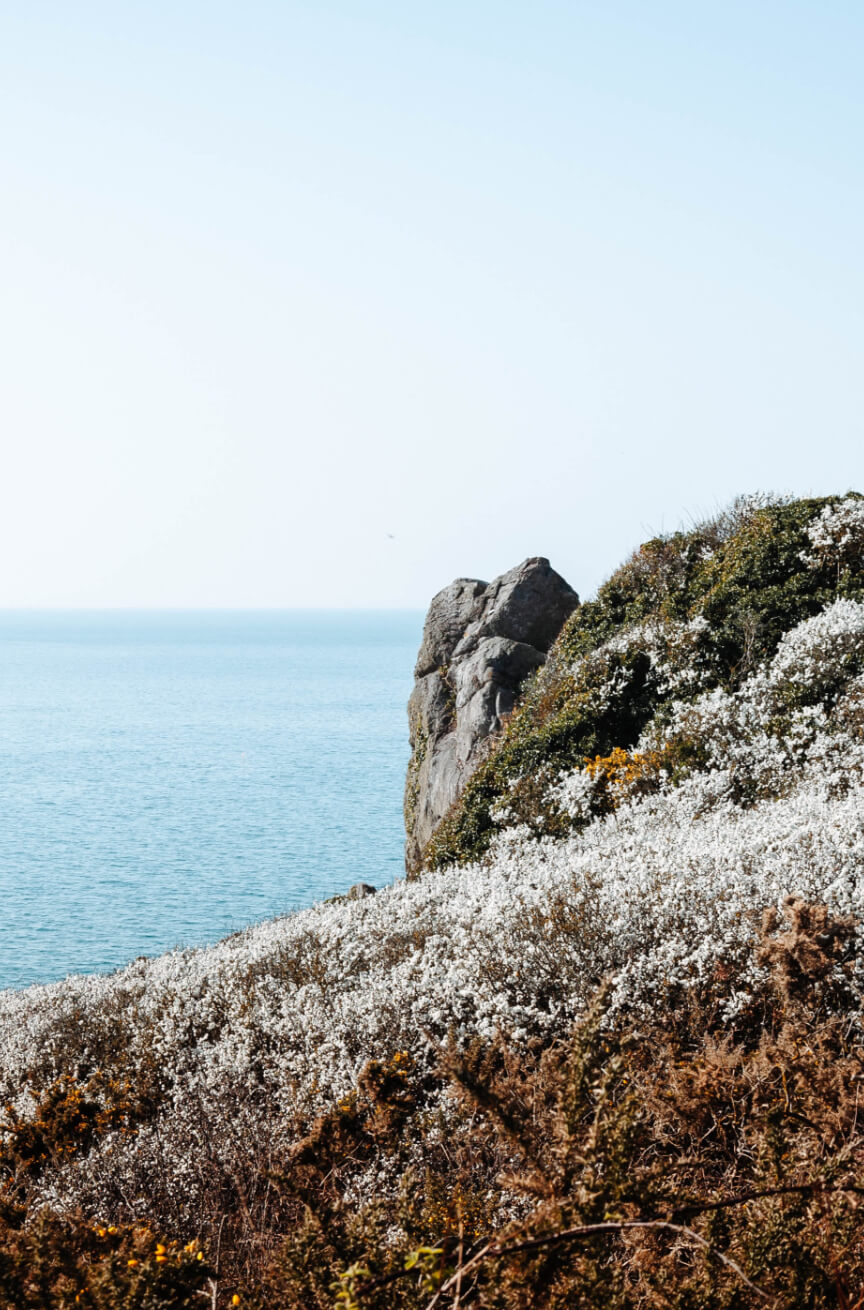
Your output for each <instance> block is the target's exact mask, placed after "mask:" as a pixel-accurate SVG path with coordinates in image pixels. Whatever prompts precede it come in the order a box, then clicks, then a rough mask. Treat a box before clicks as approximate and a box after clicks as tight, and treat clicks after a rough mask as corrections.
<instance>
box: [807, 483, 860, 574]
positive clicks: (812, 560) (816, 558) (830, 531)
mask: <svg viewBox="0 0 864 1310" xmlns="http://www.w3.org/2000/svg"><path fill="white" fill-rule="evenodd" d="M807 535H808V537H809V538H810V544H811V550H810V551H809V552H806V553H803V554H802V556H801V558H802V560H803V561H804V563H805V564H808V565H809V566H810V567H811V568H818V567H820V565H822V564H828V565H829V566H832V567H835V568H836V570H837V573H838V574H839V572H840V569H841V567H843V566H844V565H845V566H846V567H855V566H860V565H861V563H862V561H864V499H862V498H861V497H860V496H847V497H846V498H845V499H844V500H840V501H835V502H834V503H833V504H829V505H826V506H825V508H824V509H822V510H821V511H820V512H819V514H817V515H816V516H815V517H814V519H813V521H812V523H811V524H810V526H809V527H808V529H807Z"/></svg>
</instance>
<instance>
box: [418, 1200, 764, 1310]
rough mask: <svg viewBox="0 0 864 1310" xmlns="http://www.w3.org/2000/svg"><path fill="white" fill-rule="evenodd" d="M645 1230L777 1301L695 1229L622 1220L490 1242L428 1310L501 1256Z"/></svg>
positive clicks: (664, 1222)
mask: <svg viewBox="0 0 864 1310" xmlns="http://www.w3.org/2000/svg"><path fill="white" fill-rule="evenodd" d="M646 1228H651V1229H655V1230H658V1229H663V1230H664V1231H666V1232H672V1233H678V1234H679V1235H680V1236H682V1237H687V1238H689V1239H690V1241H692V1242H696V1243H697V1244H698V1245H699V1246H701V1247H704V1249H705V1250H706V1251H708V1252H709V1254H710V1255H713V1256H714V1257H715V1258H716V1259H717V1260H719V1261H720V1263H721V1264H722V1265H725V1266H726V1268H727V1269H731V1270H732V1272H733V1273H734V1274H735V1276H736V1277H737V1278H739V1279H740V1280H741V1282H742V1283H743V1284H744V1286H745V1287H748V1288H749V1289H750V1291H751V1292H755V1293H756V1295H757V1296H759V1297H761V1298H762V1300H763V1301H773V1300H774V1298H773V1297H772V1296H770V1295H769V1294H768V1293H767V1292H763V1291H762V1288H761V1287H757V1286H756V1284H755V1283H753V1282H751V1281H750V1279H749V1278H748V1277H747V1275H746V1274H745V1272H744V1270H743V1269H742V1268H741V1266H740V1265H739V1264H738V1263H737V1262H736V1261H735V1260H733V1259H732V1258H731V1257H730V1256H728V1255H724V1254H723V1252H722V1251H715V1250H714V1249H713V1248H712V1247H711V1244H710V1242H708V1241H706V1239H705V1238H704V1237H702V1236H701V1234H699V1233H697V1232H696V1231H695V1230H694V1229H692V1228H687V1227H686V1226H685V1225H684V1224H674V1223H671V1222H670V1221H669V1220H668V1219H622V1220H609V1221H607V1222H605V1223H600V1224H580V1225H579V1227H578V1228H565V1229H563V1230H562V1231H561V1232H558V1233H550V1234H549V1235H548V1236H546V1237H531V1238H527V1239H526V1240H525V1241H523V1242H512V1243H511V1244H510V1245H509V1246H498V1245H497V1244H496V1243H495V1242H487V1244H486V1246H484V1247H483V1248H482V1250H480V1251H478V1252H477V1254H476V1255H475V1256H474V1258H473V1259H472V1260H469V1261H468V1263H467V1264H466V1265H462V1266H461V1268H460V1269H458V1270H457V1271H456V1273H455V1274H454V1275H453V1276H452V1277H451V1278H448V1280H447V1282H446V1283H444V1284H443V1286H442V1287H441V1288H439V1290H438V1291H437V1292H436V1294H435V1295H434V1296H433V1298H432V1300H431V1301H430V1302H429V1303H428V1305H427V1306H426V1310H433V1307H435V1306H436V1305H437V1304H438V1302H439V1300H440V1299H441V1297H442V1296H444V1295H446V1293H447V1292H449V1291H451V1290H452V1289H453V1287H454V1286H455V1284H456V1279H457V1277H458V1278H459V1280H460V1284H461V1279H462V1278H463V1277H464V1276H465V1274H467V1273H470V1272H471V1271H472V1270H473V1269H476V1268H477V1266H478V1265H480V1264H482V1263H483V1262H484V1261H485V1260H498V1259H500V1258H501V1257H502V1256H505V1255H516V1254H517V1253H519V1252H522V1251H537V1250H540V1249H541V1248H542V1247H544V1246H558V1245H560V1244H561V1243H563V1242H575V1241H578V1240H579V1238H582V1237H596V1236H599V1235H600V1234H604V1233H616V1234H620V1233H624V1232H627V1231H628V1230H634V1229H646Z"/></svg>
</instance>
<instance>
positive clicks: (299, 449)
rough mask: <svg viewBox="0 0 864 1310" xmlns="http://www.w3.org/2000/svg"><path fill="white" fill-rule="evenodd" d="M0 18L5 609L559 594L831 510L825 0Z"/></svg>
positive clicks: (840, 225) (205, 9) (833, 129)
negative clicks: (658, 537)
mask: <svg viewBox="0 0 864 1310" xmlns="http://www.w3.org/2000/svg"><path fill="white" fill-rule="evenodd" d="M0 14H2V19H0V106H2V115H0V133H2V160H3V178H2V187H3V194H2V204H0V285H2V295H0V352H2V375H3V386H2V395H0V404H2V425H3V477H2V484H0V497H2V501H0V551H2V558H3V560H4V564H5V567H4V569H3V572H2V584H0V605H5V606H115V605H119V606H175V605H176V606H187V605H188V606H198V605H201V606H223V605H224V606H270V605H275V606H295V605H297V606H306V605H323V606H343V605H352V606H416V607H421V606H424V605H425V604H426V602H427V601H428V599H429V596H430V595H431V593H432V592H433V591H435V590H436V589H437V588H438V587H439V586H442V585H443V584H445V583H446V582H448V581H449V580H450V579H451V578H452V577H454V576H456V575H458V574H463V575H465V574H467V575H474V576H481V577H491V576H492V575H494V574H495V573H498V572H500V571H502V570H503V569H505V568H508V567H510V566H511V565H512V564H514V563H516V562H517V561H518V560H520V559H522V558H523V557H524V556H526V555H529V554H544V555H548V556H549V557H550V558H551V559H552V562H553V564H554V565H555V566H556V567H558V568H559V569H560V570H561V572H563V573H564V574H565V575H566V576H567V578H568V579H569V580H570V581H571V582H572V584H573V585H574V586H575V587H576V588H577V590H579V591H580V592H582V593H583V594H588V593H589V592H590V591H591V590H592V589H593V588H594V587H595V586H596V585H597V583H598V582H599V581H600V580H601V578H602V577H603V576H605V575H606V574H607V573H608V572H609V571H610V570H611V569H612V568H613V567H614V565H615V564H616V563H617V562H619V560H620V559H621V558H622V557H623V556H624V555H625V554H626V553H627V552H628V551H629V549H630V548H632V546H634V545H635V544H636V543H637V542H638V541H639V540H640V539H641V538H642V537H644V536H645V535H647V534H648V533H650V532H654V531H659V530H662V529H671V528H674V527H676V526H678V525H679V524H680V523H681V522H682V521H687V520H688V519H689V518H690V517H692V516H694V515H698V514H700V513H701V512H703V511H709V510H711V509H712V508H714V507H716V506H717V505H719V504H722V503H724V502H725V501H727V500H728V499H730V498H731V497H732V496H734V495H735V494H736V493H738V492H742V491H748V490H755V489H773V490H777V491H788V492H794V493H807V492H811V491H812V492H828V491H845V490H846V489H848V488H849V487H850V486H862V485H864V475H862V473H864V470H862V451H864V439H862V438H864V431H862V429H864V419H862V387H861V377H862V345H864V285H862V283H864V265H862V258H861V245H862V232H864V204H862V173H861V160H862V158H864V140H862V135H864V133H862V127H864V113H862V103H864V95H862V90H861V66H862V55H864V8H862V6H861V5H860V4H854V3H838V2H836V0H822V2H821V3H816V2H815V0H813V2H812V3H807V4H802V3H795V2H794V0H788V2H786V3H782V4H781V3H773V2H772V0H757V2H756V3H754V0H748V2H747V3H738V2H737V0H731V2H729V0H727V2H726V3H724V4H722V5H720V4H710V5H709V4H707V3H694V0H687V2H686V3H685V2H681V3H672V2H671V0H654V2H653V3H647V2H646V0H642V2H641V3H635V2H630V3H621V2H620V0H597V3H579V2H578V0H569V2H564V0H562V2H561V3H550V2H548V0H532V3H530V4H528V3H522V4H514V3H501V2H500V0H499V3H495V4H492V3H481V2H475V3H472V2H471V0H461V3H455V2H452V0H439V2H438V3H437V4H435V5H429V4H424V5H415V4H410V3H409V4H406V3H405V0H402V2H401V3H398V4H397V3H385V2H383V0H382V2H380V3H364V2H362V0H358V2H357V3H333V2H332V0H318V2H317V3H315V4H292V3H279V4H277V3H268V2H265V0H245V2H244V3H243V4H239V3H236V2H235V3H233V4H227V3H217V2H214V0H209V2H208V3H206V4H205V3H197V2H196V0H187V2H186V3H183V0H179V2H178V0H172V3H170V4H169V3H166V2H160V0H148V3H146V4H145V3H137V2H126V3H124V2H123V0H120V2H119V3H118V0H111V3H93V2H92V0H76V3H75V4H69V3H68V0H63V3H45V2H44V0H28V3H27V4H17V5H12V4H11V3H7V4H5V5H3V6H2V10H0ZM388 534H393V537H392V538H391V537H390V536H388Z"/></svg>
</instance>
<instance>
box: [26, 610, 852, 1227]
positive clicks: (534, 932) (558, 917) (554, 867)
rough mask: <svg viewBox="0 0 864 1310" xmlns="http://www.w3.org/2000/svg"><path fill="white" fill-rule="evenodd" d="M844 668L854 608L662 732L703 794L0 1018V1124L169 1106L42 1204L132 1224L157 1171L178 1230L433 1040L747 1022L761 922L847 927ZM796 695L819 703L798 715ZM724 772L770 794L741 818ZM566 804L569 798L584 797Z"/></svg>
mask: <svg viewBox="0 0 864 1310" xmlns="http://www.w3.org/2000/svg"><path fill="white" fill-rule="evenodd" d="M862 650H864V606H860V605H855V604H853V603H851V602H838V603H837V604H835V605H833V606H832V607H831V608H830V609H829V610H827V611H826V612H825V613H824V614H822V615H820V616H818V617H817V618H815V619H812V620H810V621H809V622H808V623H806V624H804V625H802V626H801V627H800V628H798V629H796V631H795V632H793V633H790V634H789V635H788V637H787V638H786V639H785V640H784V642H782V643H781V646H780V649H779V650H778V652H777V655H776V657H775V659H774V660H773V661H772V662H771V663H770V664H769V665H768V666H767V667H766V668H765V669H763V670H761V671H759V672H758V673H757V674H756V675H754V677H753V678H752V679H751V681H750V683H748V684H747V686H746V687H745V688H743V689H742V690H741V691H740V692H739V693H737V694H736V695H726V694H725V693H722V692H713V693H710V694H708V695H705V696H703V697H702V698H701V699H700V700H698V701H697V702H696V703H695V704H693V705H688V706H684V705H679V706H677V707H676V709H675V711H674V712H673V715H672V720H671V723H670V724H669V725H668V726H667V729H666V738H664V739H668V740H672V739H673V738H675V736H676V734H678V735H680V734H682V733H684V732H687V733H694V732H695V733H696V734H697V735H698V736H699V739H700V740H701V741H702V742H703V743H704V746H705V749H706V750H707V752H708V759H707V763H706V766H705V768H704V770H703V771H701V772H695V773H692V774H691V776H690V777H689V778H688V779H687V780H686V781H685V782H684V783H683V784H681V785H680V786H677V787H673V786H672V785H671V783H670V782H669V781H668V780H667V781H664V782H663V783H662V785H661V787H660V789H659V791H657V792H655V793H654V794H651V795H645V796H641V797H636V796H634V797H633V798H632V799H630V800H629V801H625V803H623V804H622V805H621V806H620V807H619V808H618V809H617V810H616V811H615V813H613V814H611V815H608V816H607V817H605V818H603V819H598V820H595V821H594V822H593V823H591V824H589V825H588V826H587V827H586V828H585V829H584V830H583V831H582V832H581V833H578V834H576V835H573V836H571V837H569V838H567V839H562V840H557V841H554V840H552V839H550V838H537V837H535V836H532V835H531V834H530V833H528V832H527V830H525V829H520V830H516V829H505V830H504V831H503V832H501V833H500V834H499V835H498V837H497V838H496V840H495V843H494V845H493V847H492V849H491V851H490V852H489V854H488V856H487V858H486V859H484V860H483V861H482V862H481V863H479V864H475V865H473V866H471V867H467V868H450V869H445V870H442V871H439V872H436V873H430V874H427V875H425V876H424V877H423V878H422V879H420V880H419V881H416V882H411V883H398V884H396V885H395V886H393V887H391V888H389V889H386V890H384V891H381V892H379V893H378V894H377V895H375V896H373V897H368V898H366V899H364V900H361V901H354V902H342V903H335V904H326V905H319V906H316V907H313V908H312V909H309V910H305V911H303V912H301V913H298V914H295V915H292V916H289V917H287V918H283V919H279V920H276V921H274V922H270V923H265V924H261V925H259V926H257V927H253V928H250V929H248V930H246V931H244V932H243V933H240V934H237V935H235V936H233V937H230V938H228V939H227V940H225V941H223V942H221V943H220V944H219V945H217V946H214V947H211V948H208V949H204V950H197V951H177V952H174V953H171V954H168V955H165V956H162V957H161V958H158V959H154V960H139V961H136V962H135V963H134V964H131V965H129V966H128V968H126V969H124V970H122V971H120V972H119V973H117V974H114V975H112V976H110V977H98V976H96V977H72V978H68V979H67V980H66V981H64V982H61V983H57V984H54V985H51V986H43V987H33V988H30V989H29V990H27V991H23V992H6V993H2V994H0V1052H2V1054H0V1098H2V1099H3V1100H4V1101H12V1102H14V1103H15V1104H16V1105H17V1106H18V1108H19V1110H20V1111H22V1112H25V1113H26V1112H27V1110H28V1107H29V1106H30V1105H32V1095H31V1094H34V1095H35V1093H36V1092H38V1091H39V1090H40V1089H43V1088H45V1086H46V1085H47V1084H48V1083H49V1082H50V1081H51V1080H52V1078H54V1077H56V1076H58V1075H59V1074H61V1073H65V1072H71V1073H73V1074H75V1073H78V1074H80V1075H81V1076H85V1077H86V1076H88V1075H89V1074H91V1073H92V1072H93V1071H94V1070H95V1069H97V1068H98V1069H101V1070H103V1071H104V1072H106V1073H108V1074H115V1075H116V1076H118V1077H121V1078H123V1077H126V1076H128V1077H130V1078H131V1079H132V1080H133V1082H134V1081H135V1080H140V1078H141V1077H143V1076H144V1075H145V1074H146V1075H147V1076H148V1077H150V1078H151V1079H155V1081H156V1082H157V1083H158V1084H159V1085H160V1086H161V1087H162V1089H163V1096H164V1100H163V1103H162V1108H161V1109H160V1111H159V1113H158V1115H157V1117H156V1119H155V1120H154V1121H153V1122H151V1123H150V1124H148V1125H146V1126H144V1127H142V1128H141V1130H140V1131H139V1132H138V1133H137V1135H134V1136H124V1135H122V1134H120V1133H117V1134H109V1135H108V1136H107V1137H104V1138H102V1139H101V1140H100V1142H99V1143H97V1145H96V1146H94V1148H93V1149H92V1151H91V1153H90V1155H89V1156H88V1157H87V1158H86V1159H78V1160H76V1161H74V1162H70V1163H69V1164H67V1165H58V1166H56V1167H53V1168H52V1169H49V1170H48V1171H47V1172H46V1174H45V1178H44V1184H43V1186H44V1197H45V1199H46V1200H48V1201H51V1202H52V1203H54V1204H60V1205H75V1204H82V1205H84V1206H87V1207H89V1208H90V1209H91V1210H92V1209H94V1208H98V1205H99V1204H100V1197H102V1198H104V1196H105V1195H106V1191H107V1190H108V1189H109V1186H110V1187H115V1188H116V1189H119V1193H120V1194H122V1195H124V1196H127V1197H132V1202H130V1203H135V1204H137V1201H135V1198H136V1197H137V1196H139V1195H141V1194H142V1191H141V1189H140V1187H139V1188H138V1190H136V1187H138V1184H133V1183H130V1182H129V1179H133V1178H134V1179H139V1180H140V1179H141V1178H142V1176H144V1177H147V1178H148V1179H153V1178H155V1177H157V1176H160V1171H161V1174H162V1175H165V1174H166V1173H167V1174H168V1175H169V1176H170V1180H171V1181H170V1186H171V1188H173V1189H174V1191H175V1192H176V1195H177V1197H178V1201H177V1204H178V1205H181V1202H182V1198H183V1196H184V1195H185V1194H186V1193H187V1192H188V1195H190V1196H191V1195H192V1194H193V1193H194V1191H195V1188H196V1187H199V1188H200V1187H203V1186H204V1185H205V1184H204V1182H202V1173H201V1169H200V1158H201V1155H202V1153H206V1152H207V1151H212V1150H216V1149H223V1144H224V1142H226V1141H228V1140H229V1139H230V1138H231V1137H232V1135H235V1136H236V1135H241V1136H242V1135H243V1134H247V1135H248V1134H252V1133H257V1134H258V1135H259V1137H260V1135H261V1134H262V1133H264V1134H270V1133H275V1134H278V1131H279V1126H280V1124H284V1123H286V1122H287V1121H288V1119H289V1118H290V1116H291V1115H292V1114H294V1113H296V1112H311V1111H313V1110H315V1108H316V1107H322V1106H324V1105H326V1104H329V1103H331V1102H332V1101H333V1100H334V1098H338V1097H339V1096H341V1095H343V1094H344V1093H345V1092H346V1091H348V1090H349V1089H350V1088H351V1087H352V1085H353V1084H354V1083H355V1082H356V1079H357V1077H358V1074H359V1073H360V1071H361V1069H362V1067H363V1065H364V1064H365V1062H366V1061H367V1060H368V1059H370V1058H372V1057H377V1058H384V1059H386V1058H388V1057H389V1056H391V1055H392V1054H393V1053H394V1052H395V1051H397V1050H402V1051H407V1052H410V1053H411V1055H412V1057H413V1059H414V1060H416V1061H418V1062H421V1063H422V1062H423V1061H425V1060H427V1059H428V1058H429V1054H430V1043H433V1044H434V1043H435V1042H436V1041H439V1040H443V1039H444V1038H445V1037H446V1035H447V1034H448V1032H452V1033H454V1034H455V1035H456V1037H457V1038H461V1039H468V1038H470V1037H472V1036H473V1035H475V1034H480V1035H481V1036H484V1037H492V1036H493V1035H494V1034H495V1033H496V1032H497V1031H499V1030H500V1031H503V1032H504V1033H505V1034H507V1036H508V1037H509V1038H510V1039H511V1040H514V1041H519V1040H521V1039H524V1038H526V1037H528V1036H533V1035H537V1034H547V1035H553V1034H555V1033H561V1032H563V1031H564V1030H565V1029H566V1028H567V1027H568V1026H569V1025H570V1024H571V1023H572V1021H573V1020H574V1018H576V1017H577V1016H578V1015H579V1014H580V1013H581V1012H582V1010H583V1009H584V1007H585V1005H586V1003H587V1001H588V999H589V998H590V996H591V995H592V993H593V991H594V989H595V988H596V986H597V984H598V983H599V981H600V980H601V979H603V978H610V979H611V980H612V998H613V1009H617V1010H627V1011H631V1012H633V1011H635V1012H638V1011H639V1010H640V1009H642V1008H644V1007H650V1006H656V1005H657V1004H664V1003H669V1002H670V1001H672V1000H674V998H675V997H676V996H679V995H680V994H681V990H682V989H685V990H686V989H688V988H694V987H695V988H698V987H700V986H701V985H703V984H705V983H707V982H708V981H709V980H711V979H712V977H713V976H714V975H715V972H716V970H717V969H718V967H720V966H722V968H723V970H724V971H725V972H726V976H730V974H731V976H732V977H733V978H734V983H733V985H732V987H731V998H730V1000H729V1009H730V1011H732V1010H734V1009H735V1008H736V1007H739V1006H740V1005H743V1004H745V1003H746V1000H747V998H748V996H750V995H751V994H752V991H753V989H754V988H755V987H757V986H758V985H759V983H760V975H759V971H758V969H757V966H756V965H755V963H754V959H753V953H752V949H751V948H752V945H753V942H754V938H755V936H756V934H757V932H758V924H759V920H760V916H761V912H762V910H763V908H764V907H766V906H776V907H778V908H779V907H780V906H781V905H782V903H783V901H784V899H785V898H786V897H787V896H789V895H790V894H795V895H798V896H801V897H803V898H805V899H808V900H814V901H820V902H824V903H827V904H828V905H829V906H830V907H832V908H833V909H834V910H836V911H840V912H843V913H851V914H853V915H856V916H859V917H864V745H862V741H861V730H860V723H859V719H860V716H857V717H856V713H853V712H851V711H849V706H850V705H852V704H853V702H854V703H856V704H857V702H856V701H855V698H856V697H858V698H859V700H860V697H861V694H862V685H861V679H860V676H859V674H858V672H857V671H856V670H857V664H856V661H857V660H858V657H859V655H860V654H861V652H862ZM799 675H803V683H802V676H799ZM802 685H803V687H804V689H805V690H806V688H808V687H812V686H814V685H816V686H818V687H821V688H830V689H831V692H830V696H828V699H827V700H826V701H825V703H822V702H820V703H817V704H815V705H809V704H804V705H802V704H799V703H797V702H796V699H795V697H796V696H797V691H796V689H800V688H801V687H802ZM790 689H791V691H790ZM792 692H795V695H793V694H792ZM790 697H791V702H790ZM790 703H791V708H789V705H790ZM781 709H782V710H783V712H784V714H785V719H784V720H783V722H784V724H785V726H783V727H782V731H780V732H779V735H778V730H777V728H776V724H775V722H774V720H775V719H776V717H777V714H778V713H779V711H780V710H781ZM650 744H651V743H649V742H648V741H647V740H646V743H645V745H646V748H647V746H648V745H650ZM655 744H656V742H655ZM742 771H743V772H744V773H747V772H748V771H749V774H748V776H751V775H752V776H755V777H757V778H759V779H761V780H762V782H761V784H760V787H759V788H757V792H756V795H755V796H754V795H748V796H747V798H746V803H742V802H741V796H740V788H739V787H738V782H739V781H740V775H741V773H742ZM582 776H583V775H581V774H579V773H577V775H575V777H576V779H578V778H580V777H582ZM765 777H769V778H770V781H771V785H770V786H768V785H767V784H765ZM780 782H782V785H779V783H780ZM763 784H764V785H763ZM567 785H568V786H570V787H571V790H572V793H573V796H574V798H575V797H576V796H577V794H578V792H579V787H580V786H581V785H582V784H581V783H579V782H578V781H572V782H570V783H568V784H567ZM214 1124H218V1125H219V1127H218V1131H214V1129H213V1125H214ZM225 1149H227V1148H225ZM112 1180H113V1181H112ZM118 1180H119V1181H118ZM148 1185H149V1184H148ZM141 1204H142V1205H143V1204H144V1202H143V1200H142V1202H141Z"/></svg>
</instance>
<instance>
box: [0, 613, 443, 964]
mask: <svg viewBox="0 0 864 1310" xmlns="http://www.w3.org/2000/svg"><path fill="white" fill-rule="evenodd" d="M421 626H422V615H421V614H415V613H398V612H386V613H385V612H381V613H370V612H366V613H356V612H352V613H347V612H343V613H327V612H324V613H322V612H297V611H293V612H290V611H289V612H281V613H273V612H269V613H248V612H243V613H202V612H188V613H177V612H172V613H111V614H108V613H101V614H82V613H54V614H49V613H38V614H36V613H31V614H22V613H14V614H13V613H6V614H2V613H0V805H2V813H0V897H2V917H0V987H9V986H14V987H19V986H22V985H24V984H26V983H30V982H37V981H38V982H42V981H48V980H51V979H55V978H61V977H63V976H65V975H66V974H67V973H69V972H78V971H83V970H87V971H89V970H103V969H113V968H116V967H117V966H119V965H122V964H125V963H127V962H128V961H129V960H131V959H133V958H135V957H136V956H138V955H151V954H155V953H157V952H159V951H163V950H166V949H169V948H170V947H173V946H175V945H178V944H199V943H204V942H210V941H214V940H216V939H218V938H219V937H221V936H224V935H225V934H226V933H228V932H230V931H232V930H233V929H235V928H238V927H241V926H243V925H245V924H248V923H252V922H254V921H256V920H259V919H262V918H266V917H269V916H271V915H274V914H279V913H281V912H284V911H286V910H289V909H292V908H295V907H297V906H302V905H309V904H311V903H312V902H313V901H315V900H319V899H321V898H323V897H326V896H330V895H332V894H333V893H335V892H340V891H346V890H347V889H348V887H349V886H350V885H351V884H352V883H354V882H358V881H360V880H363V881H365V882H371V883H374V884H375V885H376V886H379V887H380V886H382V885H384V884H386V883H388V882H392V881H393V879H394V878H397V877H399V876H400V875H401V873H402V858H403V837H404V834H403V829H402V787H403V783H404V776H405V766H406V763H407V759H408V742H407V723H406V718H405V703H406V700H407V698H408V694H409V692H410V690H411V678H412V669H413V663H414V658H415V654H416V651H417V646H418V644H419V640H420V631H421Z"/></svg>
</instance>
